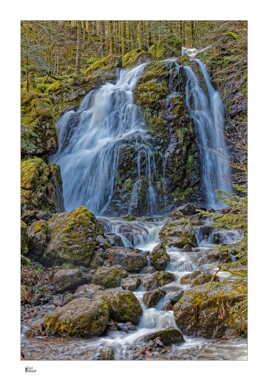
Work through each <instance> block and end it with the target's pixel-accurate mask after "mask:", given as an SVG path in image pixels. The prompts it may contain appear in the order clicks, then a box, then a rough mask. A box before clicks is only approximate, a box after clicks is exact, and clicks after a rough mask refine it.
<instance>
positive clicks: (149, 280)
mask: <svg viewBox="0 0 268 381" xmlns="http://www.w3.org/2000/svg"><path fill="white" fill-rule="evenodd" d="M174 280H175V275H174V274H172V273H169V272H166V271H157V272H155V273H154V274H152V275H150V276H147V277H145V278H144V279H143V280H142V284H143V286H144V287H145V288H146V289H147V290H154V289H155V288H158V287H162V286H164V285H165V284H168V283H171V282H173V281H174Z"/></svg>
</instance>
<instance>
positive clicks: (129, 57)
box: [122, 49, 146, 67]
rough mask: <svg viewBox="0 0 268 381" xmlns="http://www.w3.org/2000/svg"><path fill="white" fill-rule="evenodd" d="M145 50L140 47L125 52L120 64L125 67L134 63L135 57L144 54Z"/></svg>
mask: <svg viewBox="0 0 268 381" xmlns="http://www.w3.org/2000/svg"><path fill="white" fill-rule="evenodd" d="M145 53H146V52H145V51H144V50H142V49H133V50H130V51H129V52H127V53H126V54H125V55H123V57H122V66H123V67H127V66H132V65H134V64H135V63H136V61H137V59H138V58H139V57H140V56H141V55H142V54H145Z"/></svg>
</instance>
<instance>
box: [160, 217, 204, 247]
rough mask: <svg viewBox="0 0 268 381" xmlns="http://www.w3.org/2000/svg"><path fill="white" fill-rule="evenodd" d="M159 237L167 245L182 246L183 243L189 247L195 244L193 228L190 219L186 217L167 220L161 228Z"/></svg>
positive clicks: (183, 245)
mask: <svg viewBox="0 0 268 381" xmlns="http://www.w3.org/2000/svg"><path fill="white" fill-rule="evenodd" d="M159 237H160V239H161V241H162V242H163V243H164V244H165V245H167V246H174V247H178V248H183V247H185V245H187V246H188V245H190V246H191V247H196V246H197V240H196V237H195V230H194V228H193V226H192V224H191V221H190V220H188V219H186V218H182V219H181V220H176V221H171V222H168V223H167V224H166V225H164V226H163V228H162V229H161V231H160V233H159ZM188 247H189V246H188Z"/></svg>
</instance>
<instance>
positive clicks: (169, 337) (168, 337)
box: [143, 328, 185, 345]
mask: <svg viewBox="0 0 268 381" xmlns="http://www.w3.org/2000/svg"><path fill="white" fill-rule="evenodd" d="M157 338H158V339H160V340H161V342H162V343H163V344H164V345H171V344H182V343H184V342H185V340H184V338H183V335H182V333H181V331H180V330H178V329H176V328H166V329H162V330H161V331H157V332H154V333H151V334H149V335H146V336H145V337H144V338H143V340H144V341H146V342H148V341H151V340H155V339H157Z"/></svg>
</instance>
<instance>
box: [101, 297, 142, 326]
mask: <svg viewBox="0 0 268 381" xmlns="http://www.w3.org/2000/svg"><path fill="white" fill-rule="evenodd" d="M108 303H109V305H110V314H111V318H112V319H114V320H115V321H117V322H122V323H124V322H131V323H133V324H138V322H139V319H140V317H141V315H142V308H141V306H140V303H139V301H138V299H137V298H136V296H135V295H134V294H133V292H131V291H119V292H115V293H113V294H112V295H111V296H110V297H108Z"/></svg>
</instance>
